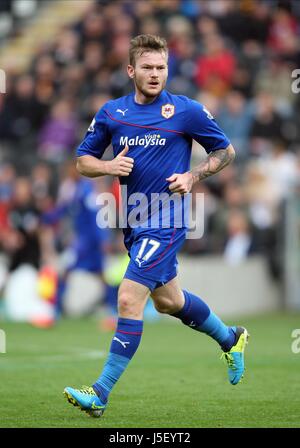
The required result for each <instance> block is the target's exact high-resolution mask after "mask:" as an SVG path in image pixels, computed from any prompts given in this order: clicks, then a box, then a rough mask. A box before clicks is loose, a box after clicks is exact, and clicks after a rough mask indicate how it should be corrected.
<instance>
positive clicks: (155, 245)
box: [136, 238, 160, 261]
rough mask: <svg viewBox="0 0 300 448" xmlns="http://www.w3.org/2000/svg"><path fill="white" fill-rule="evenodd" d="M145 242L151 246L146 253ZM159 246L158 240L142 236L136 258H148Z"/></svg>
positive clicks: (145, 259)
mask: <svg viewBox="0 0 300 448" xmlns="http://www.w3.org/2000/svg"><path fill="white" fill-rule="evenodd" d="M147 244H150V245H151V246H152V247H151V248H150V249H149V250H148V251H147V252H146V253H144V252H145V249H146V246H147ZM159 246H160V243H159V242H158V241H156V240H149V238H144V239H143V242H142V245H141V247H140V250H139V253H138V254H137V257H136V259H138V260H141V259H142V261H147V260H149V258H150V257H151V256H152V255H153V254H154V252H156V251H157V249H158V248H159Z"/></svg>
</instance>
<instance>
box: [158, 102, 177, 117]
mask: <svg viewBox="0 0 300 448" xmlns="http://www.w3.org/2000/svg"><path fill="white" fill-rule="evenodd" d="M174 113H175V106H174V104H169V103H168V104H164V105H163V106H161V114H162V116H163V117H165V118H171V117H173V115H174Z"/></svg>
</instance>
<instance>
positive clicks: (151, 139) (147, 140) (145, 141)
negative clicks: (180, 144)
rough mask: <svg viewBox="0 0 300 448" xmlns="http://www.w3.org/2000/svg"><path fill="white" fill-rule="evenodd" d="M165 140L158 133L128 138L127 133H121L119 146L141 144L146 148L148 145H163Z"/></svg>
mask: <svg viewBox="0 0 300 448" xmlns="http://www.w3.org/2000/svg"><path fill="white" fill-rule="evenodd" d="M166 140H167V139H166V138H162V137H161V135H160V134H146V135H144V136H140V135H136V136H135V137H130V138H129V137H128V136H127V135H122V137H121V138H120V146H122V147H124V146H126V145H127V146H143V147H144V148H148V146H164V145H165V144H166Z"/></svg>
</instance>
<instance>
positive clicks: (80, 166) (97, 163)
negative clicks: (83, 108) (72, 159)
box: [76, 106, 134, 177]
mask: <svg viewBox="0 0 300 448" xmlns="http://www.w3.org/2000/svg"><path fill="white" fill-rule="evenodd" d="M104 107H105V106H103V107H102V109H100V110H99V112H98V113H97V114H96V116H95V118H94V120H93V121H92V123H91V125H90V127H89V128H88V131H87V133H86V135H85V137H84V140H83V141H82V142H81V143H80V145H79V146H78V148H77V164H76V168H77V170H78V171H79V173H80V174H82V175H83V176H87V177H99V176H105V175H111V176H129V174H130V173H131V171H132V168H133V162H134V160H133V159H132V158H131V157H126V153H127V152H128V147H127V146H126V147H125V148H124V149H123V150H122V151H121V152H120V153H119V154H118V155H117V156H116V157H115V158H114V159H113V160H101V157H102V155H103V154H104V151H105V150H106V148H107V147H108V146H109V144H110V142H111V135H110V132H109V128H108V126H107V115H106V113H105V111H104Z"/></svg>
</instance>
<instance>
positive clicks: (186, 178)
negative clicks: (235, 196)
mask: <svg viewBox="0 0 300 448" xmlns="http://www.w3.org/2000/svg"><path fill="white" fill-rule="evenodd" d="M234 158H235V151H234V148H233V146H232V145H229V146H227V148H226V149H218V150H216V151H212V152H211V153H209V154H208V156H207V157H206V159H205V160H203V162H201V163H200V164H199V165H197V166H196V167H195V168H193V169H192V171H188V172H186V173H183V174H177V173H175V174H172V176H170V177H168V178H167V179H166V180H167V181H168V182H170V185H169V189H170V190H171V191H172V192H173V193H180V194H185V193H189V192H190V191H191V189H192V186H193V185H194V183H196V182H198V181H200V180H203V179H206V178H207V177H209V176H212V175H213V174H216V173H218V172H219V171H221V170H222V169H223V168H225V166H227V165H229V163H231V162H232V161H233V160H234Z"/></svg>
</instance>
